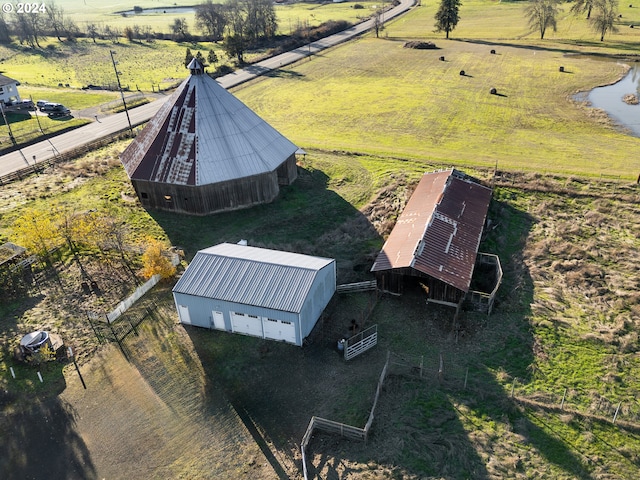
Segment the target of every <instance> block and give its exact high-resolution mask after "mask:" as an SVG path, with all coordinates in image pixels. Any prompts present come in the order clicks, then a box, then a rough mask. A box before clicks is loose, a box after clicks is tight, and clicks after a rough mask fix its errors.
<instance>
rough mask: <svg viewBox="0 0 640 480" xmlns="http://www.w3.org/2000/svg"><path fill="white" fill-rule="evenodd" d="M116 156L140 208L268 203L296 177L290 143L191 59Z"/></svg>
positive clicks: (199, 210) (190, 209)
mask: <svg viewBox="0 0 640 480" xmlns="http://www.w3.org/2000/svg"><path fill="white" fill-rule="evenodd" d="M188 68H189V70H190V72H191V74H190V75H189V77H188V78H187V79H186V80H185V81H184V82H182V84H181V85H180V86H179V87H178V88H177V90H176V91H175V92H174V93H173V94H172V96H171V97H170V98H169V99H168V100H167V102H166V103H165V104H164V105H163V106H162V107H161V108H160V110H159V111H158V113H157V114H156V115H155V116H154V117H153V118H152V119H151V120H150V121H149V123H148V124H147V125H146V126H145V128H144V129H143V130H142V132H141V133H140V134H139V135H138V136H137V137H136V138H135V140H134V141H133V142H132V143H131V144H130V145H129V146H128V147H127V148H126V149H125V151H124V152H123V153H122V155H121V157H120V159H121V161H122V164H123V165H124V168H125V170H126V172H127V174H128V175H129V178H130V179H131V183H132V184H133V187H134V189H135V191H136V194H137V195H138V198H139V199H140V202H141V203H142V205H143V206H144V207H146V208H152V209H161V210H172V211H178V212H184V213H190V214H194V215H206V214H209V213H213V212H218V211H223V210H233V209H238V208H243V207H248V206H251V205H255V204H260V203H267V202H270V201H272V200H273V199H274V198H275V197H276V196H277V195H278V193H279V189H280V186H281V185H289V184H290V183H292V182H293V181H294V180H295V179H296V177H297V168H296V158H295V154H296V151H297V150H298V147H296V146H295V145H294V144H293V143H291V142H290V141H289V140H287V139H286V138H285V137H284V136H283V135H281V134H280V133H279V132H278V131H276V130H275V129H274V128H273V127H271V126H270V125H269V124H268V123H267V122H265V121H264V120H263V119H262V118H260V117H259V116H258V115H256V113H254V112H253V111H252V110H251V109H250V108H249V107H247V106H246V105H245V104H244V103H242V102H241V101H240V100H238V99H237V98H236V97H235V96H233V95H232V94H231V93H229V92H227V90H225V89H224V87H222V86H221V85H220V84H219V83H218V82H217V81H216V80H214V79H213V78H211V77H210V76H209V75H207V74H206V72H205V71H204V68H203V66H202V64H201V63H199V62H198V61H197V60H196V59H193V60H192V61H191V63H190V64H189V67H188Z"/></svg>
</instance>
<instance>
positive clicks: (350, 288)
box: [336, 280, 378, 293]
mask: <svg viewBox="0 0 640 480" xmlns="http://www.w3.org/2000/svg"><path fill="white" fill-rule="evenodd" d="M377 286H378V285H377V282H376V281H375V280H370V281H367V282H358V283H344V284H342V285H338V286H337V287H336V292H337V293H355V292H368V291H371V290H375V289H376V288H377Z"/></svg>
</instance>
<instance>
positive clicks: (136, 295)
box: [86, 275, 161, 360]
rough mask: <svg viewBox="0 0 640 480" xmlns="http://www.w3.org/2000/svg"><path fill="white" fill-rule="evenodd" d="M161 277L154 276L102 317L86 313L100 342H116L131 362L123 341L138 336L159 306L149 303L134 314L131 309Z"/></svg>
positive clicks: (89, 312)
mask: <svg viewBox="0 0 640 480" xmlns="http://www.w3.org/2000/svg"><path fill="white" fill-rule="evenodd" d="M160 279H161V277H160V275H154V276H152V277H151V278H150V279H149V280H147V281H146V282H145V283H144V284H142V285H140V286H139V287H138V288H136V290H135V291H134V292H133V293H132V294H131V295H130V296H129V297H127V298H126V299H125V300H123V301H122V302H120V303H119V304H118V306H117V307H116V308H115V309H114V310H112V311H111V312H109V313H107V314H104V315H100V314H98V313H96V312H92V311H86V314H87V319H88V320H89V324H90V325H91V328H92V329H93V332H94V333H95V335H96V337H97V339H98V342H100V343H104V342H112V341H114V342H116V343H117V344H118V346H119V347H120V350H121V351H122V354H123V355H124V357H125V358H126V359H127V360H129V356H128V355H127V352H126V351H125V348H124V347H123V343H122V342H123V340H124V339H125V338H126V337H127V336H128V335H130V334H131V333H134V334H135V335H138V330H137V328H138V326H139V325H140V324H141V323H142V322H143V321H144V320H145V319H146V318H147V317H153V316H154V312H155V311H156V310H157V309H158V306H157V305H156V304H155V303H154V302H149V303H147V305H145V307H144V308H141V309H140V308H139V309H137V310H136V311H134V312H130V311H129V309H130V308H131V307H132V306H133V305H134V304H135V303H136V302H137V301H138V300H139V299H140V298H142V297H143V296H144V295H145V294H146V293H147V292H148V291H149V290H151V289H152V288H153V287H154V286H155V285H157V283H158V282H159V281H160Z"/></svg>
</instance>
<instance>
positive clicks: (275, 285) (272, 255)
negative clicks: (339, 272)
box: [173, 243, 335, 313]
mask: <svg viewBox="0 0 640 480" xmlns="http://www.w3.org/2000/svg"><path fill="white" fill-rule="evenodd" d="M332 262H335V260H333V259H330V258H321V257H312V256H309V255H302V254H299V253H291V252H282V251H278V250H269V249H266V248H257V247H250V246H244V245H235V244H231V243H221V244H220V245H216V246H214V247H209V248H206V249H204V250H200V251H199V252H198V253H196V255H195V257H194V258H193V260H192V261H191V263H190V264H189V266H188V267H187V269H186V270H185V272H184V274H183V275H182V277H181V278H180V280H178V282H177V283H176V285H175V287H174V288H173V291H174V292H175V293H184V294H187V295H195V296H199V297H206V298H214V299H218V300H223V301H227V302H234V303H242V304H245V305H254V306H257V307H263V308H270V309H273V310H282V311H286V312H294V313H299V312H300V311H301V310H302V306H303V304H304V301H305V299H306V297H307V295H308V293H309V290H310V289H311V286H312V285H313V282H314V280H315V278H316V276H317V274H318V272H319V271H320V270H321V269H323V268H324V267H326V266H327V265H330V264H331V263H332Z"/></svg>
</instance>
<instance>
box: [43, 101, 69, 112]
mask: <svg viewBox="0 0 640 480" xmlns="http://www.w3.org/2000/svg"><path fill="white" fill-rule="evenodd" d="M63 108H65V106H64V105H62V104H61V103H53V102H47V103H45V104H44V105H42V106H41V107H40V111H41V112H55V111H59V110H62V109H63Z"/></svg>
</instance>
